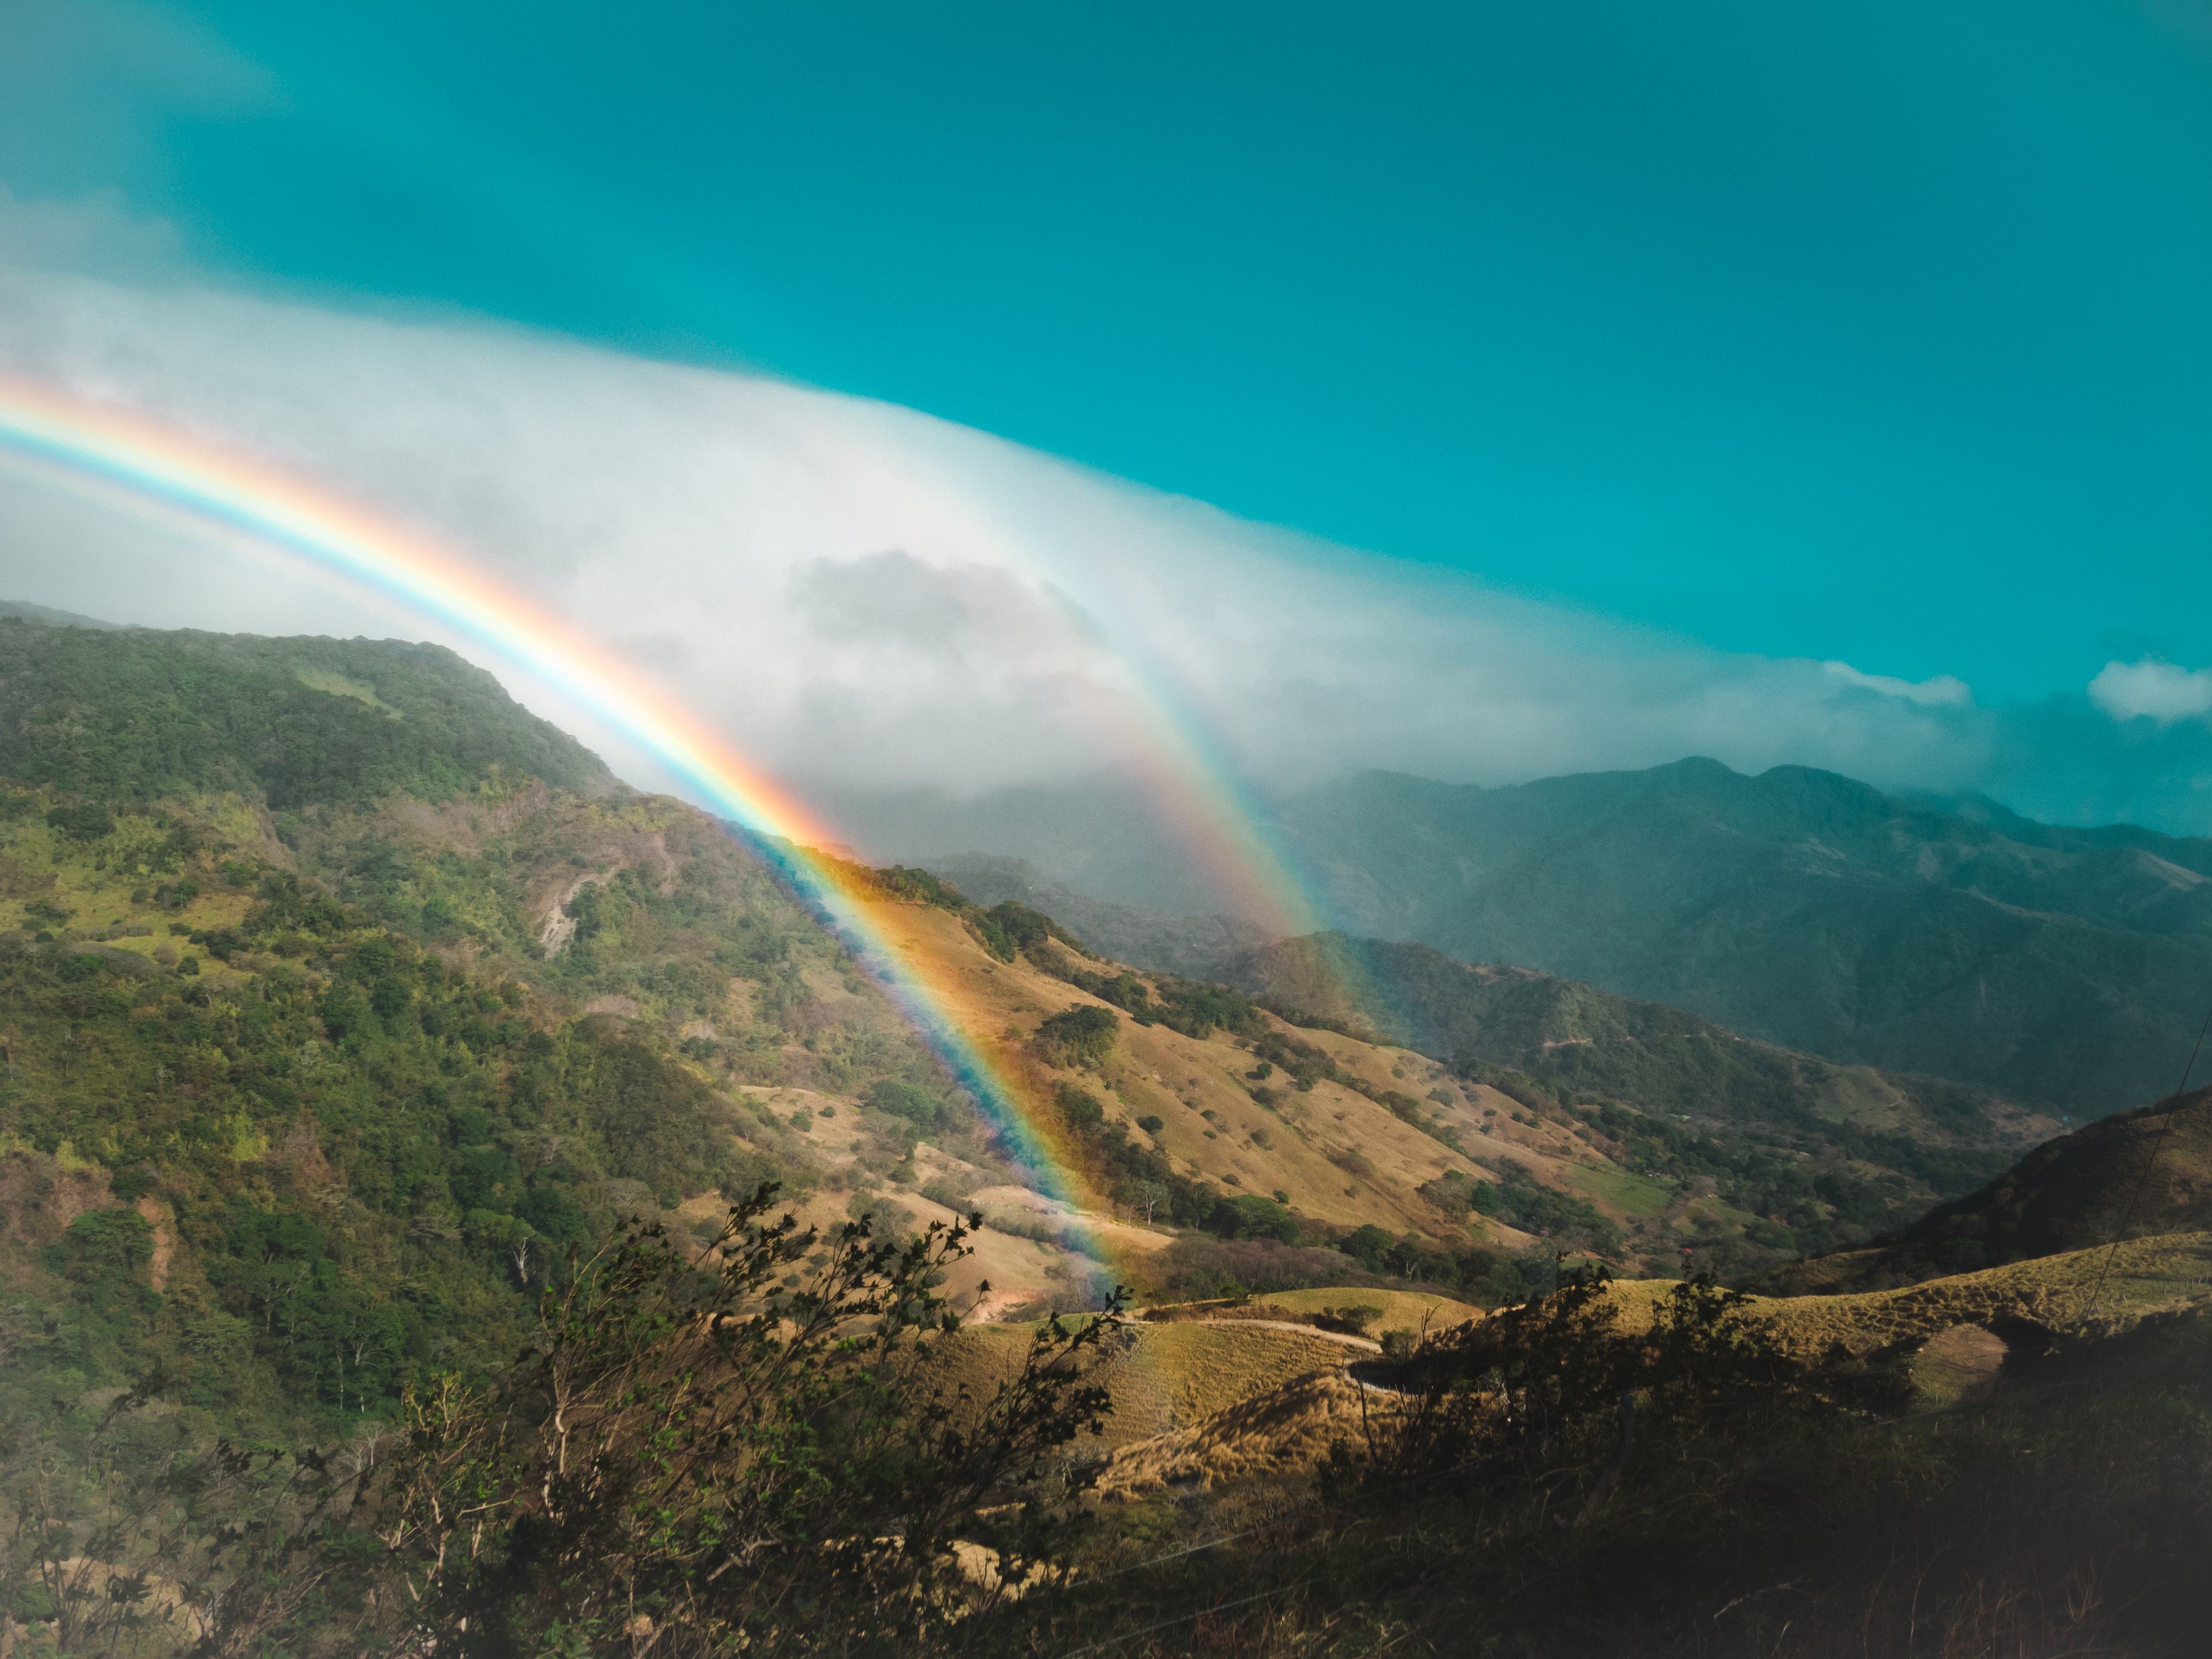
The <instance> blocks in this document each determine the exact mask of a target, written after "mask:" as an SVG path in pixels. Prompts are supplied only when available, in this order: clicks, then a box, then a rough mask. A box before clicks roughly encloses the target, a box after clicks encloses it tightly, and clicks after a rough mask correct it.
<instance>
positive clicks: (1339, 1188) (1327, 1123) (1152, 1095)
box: [869, 900, 1640, 1248]
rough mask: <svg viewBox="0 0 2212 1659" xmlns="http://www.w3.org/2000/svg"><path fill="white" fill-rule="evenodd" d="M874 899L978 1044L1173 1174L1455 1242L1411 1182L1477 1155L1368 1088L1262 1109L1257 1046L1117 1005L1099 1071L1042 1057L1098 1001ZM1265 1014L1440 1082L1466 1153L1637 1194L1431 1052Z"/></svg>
mask: <svg viewBox="0 0 2212 1659" xmlns="http://www.w3.org/2000/svg"><path fill="white" fill-rule="evenodd" d="M869 908H870V909H871V910H872V920H873V921H876V922H877V923H878V925H879V926H880V927H883V929H884V932H885V933H887V934H888V935H889V936H890V938H891V939H893V940H894V941H895V942H896V944H897V945H899V946H900V947H901V948H902V950H904V951H908V952H909V953H910V954H911V957H913V959H914V960H915V961H916V962H917V963H919V964H921V970H922V972H923V975H924V976H925V977H926V978H927V979H928V980H929V981H930V982H931V983H933V985H935V986H936V987H938V988H939V992H940V994H942V996H943V997H944V1000H945V1002H946V1004H947V1006H948V1007H949V1009H950V1012H951V1013H952V1015H953V1017H954V1018H956V1019H957V1020H958V1021H959V1022H960V1023H961V1024H962V1025H963V1027H964V1028H965V1029H966V1030H968V1031H969V1032H970V1033H973V1034H976V1035H977V1036H979V1038H980V1043H979V1046H981V1048H984V1049H985V1051H986V1052H987V1054H988V1055H989V1057H990V1058H991V1059H992V1060H993V1061H994V1063H995V1064H996V1065H997V1066H998V1067H999V1068H1000V1070H1001V1071H1002V1072H1003V1073H1006V1074H1007V1075H1009V1076H1012V1077H1013V1078H1015V1079H1019V1080H1021V1081H1022V1082H1023V1083H1024V1085H1026V1086H1027V1088H1028V1089H1029V1090H1030V1091H1031V1092H1032V1093H1033V1094H1035V1095H1036V1096H1037V1097H1040V1098H1045V1097H1049V1096H1050V1095H1051V1093H1052V1092H1053V1091H1054V1088H1055V1087H1056V1086H1057V1085H1059V1084H1060V1083H1061V1082H1063V1081H1065V1082H1070V1083H1073V1084H1075V1085H1078V1086H1079V1087H1081V1088H1084V1089H1086V1090H1087V1091H1090V1092H1091V1094H1092V1095H1094V1096H1095V1097H1097V1098H1098V1099H1099V1100H1100V1102H1101V1103H1103V1105H1104V1106H1105V1108H1106V1110H1107V1112H1108V1113H1109V1115H1110V1116H1111V1117H1112V1119H1113V1120H1114V1121H1117V1122H1120V1123H1121V1124H1122V1125H1123V1126H1124V1127H1126V1128H1127V1130H1128V1132H1129V1133H1130V1135H1131V1137H1132V1138H1133V1139H1136V1140H1137V1141H1139V1143H1140V1144H1144V1143H1149V1144H1152V1145H1153V1146H1158V1148H1159V1149H1160V1150H1161V1151H1162V1152H1164V1153H1165V1154H1166V1155H1167V1156H1168V1158H1170V1161H1171V1162H1172V1164H1174V1166H1175V1168H1176V1170H1177V1171H1178V1173H1182V1174H1187V1175H1189V1176H1193V1177H1195V1178H1201V1179H1204V1180H1207V1181H1211V1182H1215V1183H1217V1184H1218V1185H1220V1186H1221V1187H1223V1188H1225V1189H1226V1190H1227V1191H1229V1192H1231V1193H1240V1192H1241V1193H1251V1194H1260V1195H1261V1196H1270V1195H1273V1194H1276V1193H1282V1194H1285V1199H1286V1201H1287V1202H1288V1203H1289V1204H1290V1206H1291V1207H1292V1208H1293V1209H1295V1210H1297V1212H1299V1213H1300V1214H1302V1215H1304V1216H1308V1217H1310V1218H1314V1219H1316V1220H1319V1221H1324V1222H1328V1223H1331V1224H1334V1225H1339V1226H1345V1227H1356V1226H1360V1225H1369V1224H1371V1225H1376V1226H1380V1227H1383V1228H1385V1229H1387V1230H1389V1231H1391V1232H1394V1233H1406V1232H1412V1233H1418V1234H1421V1235H1424V1236H1426V1237H1435V1238H1441V1239H1447V1240H1455V1241H1463V1240H1465V1239H1466V1237H1468V1234H1467V1231H1466V1229H1465V1227H1464V1226H1463V1225H1461V1224H1460V1223H1458V1222H1455V1221H1453V1220H1451V1219H1449V1218H1447V1217H1445V1216H1444V1215H1443V1214H1442V1213H1441V1212H1438V1211H1437V1209H1436V1208H1435V1206H1432V1205H1431V1204H1429V1203H1428V1202H1427V1201H1426V1200H1424V1199H1423V1198H1421V1197H1420V1196H1419V1194H1417V1193H1416V1192H1415V1190H1414V1189H1415V1188H1418V1187H1419V1186H1420V1185H1421V1184H1422V1183H1423V1182H1427V1181H1430V1180H1432V1179H1434V1178H1435V1177H1436V1176H1438V1175H1441V1174H1443V1173H1444V1172H1446V1171H1448V1170H1459V1171H1462V1172H1465V1173H1468V1174H1474V1175H1478V1176H1479V1175H1480V1174H1482V1173H1483V1171H1482V1170H1481V1168H1480V1165H1478V1164H1476V1163H1474V1161H1473V1160H1472V1159H1470V1158H1467V1157H1465V1156H1463V1155H1462V1154H1461V1153H1459V1152H1455V1151H1453V1150H1452V1149H1451V1148H1450V1147H1449V1146H1445V1145H1444V1144H1443V1142H1441V1141H1439V1140H1437V1139H1435V1138H1433V1137H1432V1136H1431V1135H1429V1134H1426V1133H1423V1132H1422V1131H1421V1130H1419V1129H1416V1128H1414V1127H1412V1126H1411V1125H1409V1124H1407V1123H1406V1122H1404V1121H1401V1120H1400V1119H1399V1118H1398V1117H1396V1116H1395V1115H1393V1114H1392V1113H1391V1112H1390V1111H1389V1110H1388V1109H1386V1108H1384V1107H1383V1106H1380V1105H1377V1104H1376V1103H1375V1102H1374V1101H1372V1100H1370V1099H1369V1098H1368V1097H1366V1096H1364V1095H1363V1094H1360V1093H1358V1091H1354V1090H1352V1089H1349V1088H1346V1087H1344V1086H1343V1085H1340V1084H1337V1083H1334V1082H1329V1081H1322V1082H1319V1083H1316V1085H1314V1087H1313V1088H1312V1090H1311V1091H1307V1092H1303V1093H1302V1092H1298V1091H1292V1090H1281V1091H1279V1099H1278V1101H1277V1103H1276V1105H1275V1106H1274V1107H1273V1109H1269V1108H1267V1107H1263V1106H1261V1104H1259V1103H1257V1102H1255V1100H1254V1099H1253V1097H1252V1095H1251V1092H1250V1089H1249V1083H1248V1080H1247V1078H1246V1073H1248V1072H1249V1071H1250V1070H1251V1069H1252V1066H1253V1065H1254V1060H1253V1058H1252V1056H1251V1055H1250V1054H1249V1053H1248V1052H1247V1051H1246V1050H1245V1049H1243V1048H1241V1047H1240V1046H1239V1045H1238V1044H1237V1042H1235V1041H1234V1040H1233V1039H1232V1038H1231V1037H1230V1036H1227V1035H1226V1034H1225V1033H1222V1032H1218V1031H1217V1032H1215V1033H1214V1034H1213V1035H1212V1036H1210V1037H1207V1038H1205V1039H1203V1040H1200V1039H1197V1038H1192V1037H1188V1036H1183V1035H1182V1033H1180V1032H1177V1031H1173V1030H1169V1029H1168V1028H1167V1027H1166V1026H1164V1025H1151V1026H1140V1025H1138V1024H1135V1023H1134V1022H1133V1021H1131V1020H1129V1019H1127V1018H1122V1017H1121V1016H1120V1015H1119V1012H1118V1011H1116V1014H1117V1018H1121V1025H1120V1028H1119V1032H1118V1036H1117V1039H1116V1042H1115V1048H1114V1052H1113V1054H1112V1056H1111V1058H1110V1059H1109V1060H1108V1061H1107V1062H1106V1064H1105V1065H1104V1066H1103V1068H1102V1069H1101V1070H1099V1071H1097V1072H1078V1071H1072V1070H1066V1069H1055V1068H1053V1067H1050V1066H1045V1065H1044V1064H1043V1063H1042V1061H1040V1060H1039V1059H1038V1058H1037V1057H1036V1054H1034V1053H1033V1052H1032V1050H1031V1048H1030V1038H1031V1037H1033V1036H1034V1035H1035V1034H1036V1029H1037V1027H1038V1026H1039V1025H1040V1024H1042V1023H1043V1021H1044V1020H1045V1019H1046V1018H1048V1017H1049V1016H1050V1015H1053V1014H1055V1013H1058V1012H1061V1011H1062V1010H1064V1009H1066V1008H1070V1007H1075V1006H1099V1007H1104V1006H1107V1005H1106V1004H1104V1003H1103V1002H1101V1001H1100V1000H1098V999H1097V998H1096V997H1092V996H1091V995H1089V994H1086V993H1085V992H1083V991H1080V990H1078V989H1076V988H1075V987H1073V986H1071V985H1068V984H1066V983H1065V982H1064V981H1060V980H1058V979H1055V978H1054V977H1053V976H1052V975H1049V974H1047V973H1045V972H1044V971H1043V970H1042V969H1038V968H1037V967H1036V966H1035V965H1034V964H1032V963H1030V962H1029V961H1028V960H1027V959H1026V958H1022V959H1020V960H1018V961H1015V962H1012V963H1006V962H1000V961H998V960H997V959H995V958H994V957H992V956H991V955H990V954H989V953H988V952H987V951H985V950H984V948H983V946H982V945H981V943H980V942H979V941H978V940H977V939H976V938H975V935H974V934H973V933H970V932H969V929H968V928H967V927H965V926H963V924H962V922H961V921H960V920H959V918H958V917H957V916H955V915H952V914H951V913H950V912H948V911H945V910H942V909H936V908H929V907H927V906H923V905H920V904H913V903H905V902H898V901H895V900H877V901H874V902H872V903H871V905H870V907H869ZM1096 965H1097V966H1101V967H1104V966H1107V965H1109V964H1104V963H1098V964H1096ZM1270 1018H1272V1017H1270ZM1274 1024H1276V1025H1277V1027H1278V1029H1279V1030H1284V1031H1285V1032H1286V1033H1288V1034H1289V1035H1291V1036H1294V1037H1295V1038H1297V1040H1298V1041H1300V1042H1310V1043H1311V1044H1313V1045H1314V1046H1316V1047H1318V1048H1322V1049H1324V1050H1326V1051H1327V1052H1328V1054H1329V1055H1330V1056H1331V1058H1332V1059H1334V1060H1335V1062H1336V1063H1337V1065H1338V1066H1340V1067H1342V1068H1343V1069H1344V1070H1345V1071H1346V1072H1349V1073H1354V1074H1356V1075H1357V1076H1358V1077H1359V1078H1360V1079H1363V1080H1364V1081H1366V1082H1368V1083H1370V1084H1371V1085H1374V1086H1375V1087H1376V1088H1377V1089H1382V1090H1392V1091H1398V1092H1401V1093H1404V1094H1409V1095H1413V1096H1415V1097H1421V1096H1423V1095H1425V1094H1426V1093H1427V1092H1428V1091H1431V1090H1432V1089H1437V1088H1444V1089H1447V1090H1449V1091H1451V1092H1452V1093H1453V1095H1454V1098H1455V1105H1454V1106H1452V1107H1451V1108H1449V1109H1443V1108H1442V1107H1439V1108H1438V1109H1437V1117H1438V1118H1439V1119H1440V1120H1441V1121H1449V1122H1454V1123H1455V1124H1457V1125H1458V1126H1459V1127H1461V1128H1462V1144H1463V1145H1466V1146H1468V1147H1469V1148H1470V1150H1474V1151H1480V1152H1485V1153H1487V1152H1489V1150H1490V1148H1491V1146H1492V1145H1494V1146H1496V1147H1497V1149H1498V1152H1499V1153H1500V1154H1501V1155H1507V1149H1508V1148H1509V1147H1510V1156H1512V1157H1514V1158H1516V1159H1518V1160H1519V1161H1520V1162H1522V1163H1523V1164H1526V1165H1527V1166H1528V1169H1529V1170H1530V1171H1531V1173H1532V1174H1533V1175H1534V1176H1535V1177H1536V1179H1538V1180H1539V1181H1541V1182H1545V1183H1546V1184H1548V1185H1554V1186H1559V1187H1562V1188H1569V1189H1571V1190H1577V1191H1583V1190H1589V1193H1590V1195H1591V1196H1592V1197H1593V1199H1594V1200H1595V1201H1596V1202H1597V1203H1598V1205H1599V1207H1600V1208H1601V1209H1611V1210H1613V1211H1615V1212H1617V1213H1631V1212H1632V1210H1633V1206H1632V1208H1631V1209H1628V1210H1623V1209H1621V1208H1620V1206H1618V1205H1617V1204H1616V1203H1615V1202H1614V1201H1613V1198H1614V1196H1615V1195H1614V1194H1613V1192H1612V1189H1611V1188H1608V1187H1607V1185H1606V1184H1605V1183H1604V1182H1596V1183H1586V1182H1581V1181H1578V1180H1577V1178H1576V1176H1575V1173H1574V1172H1575V1171H1576V1170H1581V1169H1590V1170H1605V1171H1608V1172H1611V1173H1613V1174H1614V1175H1620V1172H1619V1171H1616V1170H1613V1166H1612V1165H1611V1164H1609V1163H1607V1161H1606V1160H1605V1158H1603V1155H1602V1154H1601V1153H1600V1152H1597V1151H1596V1150H1595V1149H1594V1148H1592V1147H1589V1146H1585V1145H1583V1143H1581V1142H1579V1141H1577V1140H1575V1139H1573V1137H1571V1136H1569V1135H1565V1134H1564V1133H1562V1134H1558V1135H1556V1136H1554V1135H1550V1134H1547V1133H1542V1132H1539V1131H1524V1130H1523V1129H1522V1127H1521V1126H1519V1125H1514V1124H1510V1122H1508V1121H1506V1120H1505V1119H1504V1115H1503V1114H1502V1113H1499V1114H1498V1115H1496V1116H1492V1117H1490V1118H1487V1119H1486V1118H1485V1117H1484V1115H1483V1113H1484V1111H1485V1109H1492V1110H1495V1109H1496V1101H1492V1099H1491V1098H1490V1097H1489V1092H1490V1091H1481V1090H1478V1091H1474V1097H1475V1098H1474V1103H1473V1104H1468V1103H1467V1102H1466V1096H1465V1095H1464V1094H1463V1093H1462V1092H1461V1091H1459V1090H1458V1089H1457V1087H1456V1085H1454V1084H1453V1083H1452V1080H1451V1079H1450V1078H1449V1075H1448V1073H1446V1072H1445V1070H1444V1068H1443V1067H1442V1066H1438V1065H1437V1064H1436V1063H1435V1062H1434V1061H1432V1060H1426V1059H1425V1058H1423V1057H1422V1056H1420V1055H1419V1054H1413V1053H1411V1052H1409V1051H1407V1050H1405V1049H1401V1048H1387V1047H1381V1046H1377V1045H1375V1044H1370V1043H1364V1042H1359V1041H1358V1040H1357V1039H1354V1038H1351V1037H1346V1036H1338V1035H1337V1034H1335V1033H1334V1032H1328V1031H1315V1030H1302V1029H1298V1028H1294V1027H1291V1026H1288V1025H1285V1024H1282V1023H1281V1022H1279V1021H1277V1022H1274ZM1496 1098H1497V1101H1503V1100H1504V1097H1502V1096H1500V1097H1496ZM1431 1104H1435V1103H1431ZM1506 1104H1507V1105H1509V1106H1510V1102H1508V1103H1506ZM1147 1116H1157V1117H1158V1118H1159V1119H1161V1120H1162V1125H1163V1127H1161V1128H1160V1129H1158V1131H1156V1132H1148V1131H1146V1130H1143V1129H1140V1128H1139V1127H1137V1124H1138V1121H1139V1119H1141V1118H1144V1117H1147ZM1486 1129H1487V1130H1488V1132H1489V1133H1488V1134H1487V1135H1486V1134H1485V1130H1486ZM1524 1139H1525V1142H1526V1144H1525V1145H1524V1144H1523V1142H1524ZM1639 1199H1640V1195H1639ZM1475 1225H1476V1226H1477V1228H1478V1229H1479V1230H1480V1231H1482V1232H1483V1234H1484V1235H1485V1236H1486V1237H1487V1238H1488V1239H1489V1240H1490V1241H1491V1242H1492V1243H1498V1244H1503V1245H1506V1246H1510V1247H1514V1248H1520V1247H1522V1246H1525V1245H1526V1244H1527V1243H1528V1239H1527V1237H1526V1236H1525V1235H1523V1234H1521V1233H1518V1232H1516V1231H1513V1230H1512V1229H1510V1228H1508V1227H1505V1226H1504V1225H1500V1224H1497V1223H1493V1222H1489V1221H1487V1220H1485V1219H1483V1218H1476V1224H1475Z"/></svg>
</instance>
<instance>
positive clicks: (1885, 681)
mask: <svg viewBox="0 0 2212 1659" xmlns="http://www.w3.org/2000/svg"><path fill="white" fill-rule="evenodd" d="M1820 666H1821V667H1823V668H1825V669H1826V670H1827V671H1828V672H1829V673H1831V674H1832V675H1834V676H1835V677H1836V678H1838V679H1839V680H1841V681H1843V682H1844V684H1846V685H1855V686H1857V687H1858V689H1859V690H1862V691H1874V692H1878V693H1880V694H1881V696H1885V697H1902V698H1903V699H1904V700H1905V702H1914V703H1919V704H1921V705H1922V706H1923V707H1925V708H1944V707H1956V708H1966V707H1970V706H1971V705H1972V702H1973V701H1974V693H1973V689H1972V687H1971V686H1969V685H1968V684H1966V681H1964V680H1962V679H1960V678H1959V677H1958V676H1957V675H1956V674H1937V675H1935V676H1934V677H1932V678H1929V679H1924V680H1905V679H1899V678H1897V677H1896V676H1895V675H1893V674H1869V673H1864V672H1863V671H1860V670H1858V669H1856V668H1854V667H1852V666H1851V665H1850V664H1849V663H1847V662H1824V663H1822V664H1821V665H1820Z"/></svg>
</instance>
